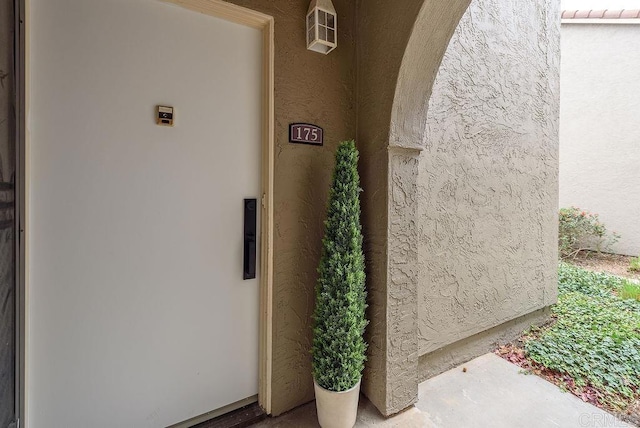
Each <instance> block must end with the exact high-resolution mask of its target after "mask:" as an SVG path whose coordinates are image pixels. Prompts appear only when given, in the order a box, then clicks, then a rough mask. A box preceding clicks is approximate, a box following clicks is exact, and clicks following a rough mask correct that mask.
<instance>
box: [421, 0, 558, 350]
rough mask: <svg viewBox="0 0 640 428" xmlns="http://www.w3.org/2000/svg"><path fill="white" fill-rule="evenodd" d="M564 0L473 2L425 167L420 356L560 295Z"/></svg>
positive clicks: (435, 100)
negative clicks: (561, 33)
mask: <svg viewBox="0 0 640 428" xmlns="http://www.w3.org/2000/svg"><path fill="white" fill-rule="evenodd" d="M559 26H560V25H559V2H557V1H555V0H546V1H540V2H505V1H501V0H474V1H473V2H472V3H471V6H470V7H469V9H468V10H467V12H466V14H465V15H464V17H463V18H462V20H461V22H460V25H459V26H458V28H457V30H456V32H455V34H454V35H453V38H452V39H451V42H450V44H449V47H448V49H447V51H446V53H445V56H444V59H443V61H442V65H441V67H440V70H439V72H438V75H437V77H436V81H435V84H434V87H433V93H432V96H431V99H430V101H429V110H428V117H427V126H426V134H425V147H426V149H425V150H424V151H423V152H422V154H421V156H420V162H419V167H418V171H419V172H418V208H417V209H418V214H417V216H418V224H417V227H418V233H419V238H418V242H419V245H418V259H419V262H418V266H419V268H418V270H419V275H418V278H419V279H418V299H419V308H418V313H419V325H418V330H419V334H418V336H419V347H420V353H421V355H423V354H427V353H429V352H432V351H435V350H438V349H440V348H442V347H444V346H446V345H449V344H451V343H454V342H457V341H459V340H462V339H464V338H467V337H469V336H472V335H474V334H476V333H478V332H481V331H483V330H487V329H490V328H492V327H494V326H497V325H499V324H502V323H504V322H506V321H509V320H512V319H514V318H516V317H519V316H522V315H525V314H527V313H530V312H532V311H535V310H537V309H540V308H543V307H545V306H548V305H550V304H552V303H554V302H555V300H556V294H557V293H556V273H555V272H556V265H557V248H556V247H557V243H556V242H557V217H556V212H557V206H558V204H557V198H558V191H557V180H558V119H557V118H558V108H559V89H558V84H559V48H560V47H559V31H560V28H559Z"/></svg>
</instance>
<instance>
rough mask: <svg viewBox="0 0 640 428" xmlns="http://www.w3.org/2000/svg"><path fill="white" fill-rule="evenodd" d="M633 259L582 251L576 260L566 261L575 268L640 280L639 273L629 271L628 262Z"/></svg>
mask: <svg viewBox="0 0 640 428" xmlns="http://www.w3.org/2000/svg"><path fill="white" fill-rule="evenodd" d="M632 258H633V257H629V256H621V255H618V254H607V253H594V252H587V251H582V252H580V253H578V255H577V256H576V258H574V259H569V260H567V261H568V262H569V263H572V264H574V265H576V266H580V267H583V268H585V269H589V270H592V271H596V272H607V273H611V274H613V275H618V276H622V277H625V278H631V279H635V280H640V272H631V271H629V261H630V260H631V259H632Z"/></svg>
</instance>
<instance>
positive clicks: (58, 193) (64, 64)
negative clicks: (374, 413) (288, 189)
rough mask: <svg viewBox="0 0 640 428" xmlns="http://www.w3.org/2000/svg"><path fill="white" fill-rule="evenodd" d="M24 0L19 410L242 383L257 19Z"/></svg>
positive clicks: (173, 396)
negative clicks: (24, 223) (25, 175)
mask: <svg viewBox="0 0 640 428" xmlns="http://www.w3.org/2000/svg"><path fill="white" fill-rule="evenodd" d="M30 3H31V10H30V16H29V18H30V19H29V28H30V37H31V48H30V58H29V60H30V65H31V73H30V99H29V102H30V112H29V119H28V128H29V131H30V138H31V146H30V154H29V160H28V162H29V169H28V171H29V180H30V184H29V213H30V215H29V244H28V257H29V288H28V293H29V301H28V323H29V325H28V328H29V331H28V360H27V376H28V384H27V406H28V424H29V425H28V426H29V428H75V427H77V428H89V427H91V428H100V427H105V428H107V427H108V428H113V427H132V428H139V427H164V426H167V425H171V424H175V423H178V422H181V421H184V420H187V419H190V418H192V417H195V416H198V415H201V414H204V413H206V412H210V411H212V410H215V409H218V408H221V407H223V406H227V405H229V404H231V403H234V402H237V401H239V400H243V399H246V398H248V397H254V396H255V395H256V394H257V392H258V314H259V308H258V295H259V290H258V283H259V281H258V277H259V272H258V273H257V274H258V277H257V278H256V279H250V280H243V252H244V249H243V209H244V203H243V201H244V199H245V198H257V199H258V201H260V188H261V187H260V176H261V174H260V159H261V126H260V123H261V103H260V97H261V76H262V73H261V70H262V67H261V64H262V51H261V49H262V47H261V46H262V45H261V40H262V38H261V37H262V36H261V33H260V32H259V31H258V30H255V29H251V28H248V27H245V26H241V25H238V24H234V23H230V22H227V21H224V20H221V19H217V18H213V17H210V16H206V15H203V14H199V13H196V12H192V11H189V10H186V9H183V8H180V7H177V6H174V5H169V4H166V3H163V2H160V1H158V0H136V1H131V0H31V2H30ZM157 105H169V106H172V107H174V109H175V126H174V127H164V126H159V125H157V124H156V120H155V109H156V106H157ZM258 224H259V220H258ZM259 236H260V235H259V233H258V237H259ZM258 244H259V242H258ZM257 247H258V248H259V245H257ZM259 256H260V255H259V254H258V258H257V260H259ZM257 264H258V266H259V263H257Z"/></svg>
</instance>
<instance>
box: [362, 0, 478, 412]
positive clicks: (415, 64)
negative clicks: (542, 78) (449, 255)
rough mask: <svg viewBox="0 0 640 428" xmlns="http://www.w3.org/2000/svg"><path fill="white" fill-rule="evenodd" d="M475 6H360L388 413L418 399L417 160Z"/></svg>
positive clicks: (373, 388)
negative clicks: (444, 72) (431, 103)
mask: <svg viewBox="0 0 640 428" xmlns="http://www.w3.org/2000/svg"><path fill="white" fill-rule="evenodd" d="M468 4H469V0H454V1H447V2H444V1H436V0H426V1H424V0H402V1H397V2H389V1H385V0H362V1H360V2H359V3H358V15H357V22H358V33H357V34H358V43H357V51H358V84H357V87H358V97H357V106H358V115H357V121H358V127H357V135H358V147H359V148H360V151H361V163H360V170H361V178H362V183H363V184H362V186H363V188H364V189H365V191H364V193H363V194H362V207H363V229H364V234H365V252H366V260H367V287H368V291H369V304H370V310H369V317H370V320H371V324H370V325H369V327H368V330H367V340H368V342H369V353H368V357H369V361H368V363H367V368H366V369H365V374H364V379H363V391H364V393H365V394H366V395H367V397H368V398H369V399H370V400H371V401H372V403H373V404H374V405H375V406H376V407H377V408H378V410H380V412H381V413H383V414H385V415H390V414H393V413H397V412H399V411H401V410H403V409H404V408H406V407H407V406H409V405H411V404H413V403H414V402H415V401H416V400H417V395H418V356H419V354H418V340H417V320H418V318H417V314H418V306H417V266H416V265H417V232H416V227H415V226H416V206H417V204H416V203H415V202H416V199H415V198H416V179H417V159H418V156H419V152H420V150H421V147H422V145H423V141H422V134H423V133H424V123H425V122H426V107H427V101H428V99H429V95H430V93H431V86H432V84H433V81H434V78H435V75H436V72H437V70H438V66H439V65H440V61H441V59H442V55H443V54H444V51H445V49H446V46H447V44H448V42H449V39H450V37H451V35H452V34H453V32H454V30H455V28H456V26H457V24H458V21H459V19H460V17H461V16H462V14H463V13H464V11H465V9H466V8H467V6H468ZM425 40H428V41H429V43H425Z"/></svg>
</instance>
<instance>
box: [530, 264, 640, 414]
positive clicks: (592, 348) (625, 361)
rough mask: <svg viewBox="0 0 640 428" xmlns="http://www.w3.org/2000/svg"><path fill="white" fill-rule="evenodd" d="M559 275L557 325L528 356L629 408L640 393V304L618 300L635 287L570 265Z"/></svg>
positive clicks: (541, 335) (538, 340) (539, 338)
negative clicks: (621, 293)
mask: <svg viewBox="0 0 640 428" xmlns="http://www.w3.org/2000/svg"><path fill="white" fill-rule="evenodd" d="M558 276H559V292H560V293H559V299H558V304H557V305H555V306H554V308H553V313H554V315H555V317H556V322H555V323H554V324H553V325H551V326H550V327H547V328H545V329H542V330H541V331H540V332H539V334H537V335H536V336H535V337H533V338H532V339H530V340H528V341H527V342H526V343H525V350H526V352H527V354H528V356H529V357H530V358H531V359H532V360H533V361H535V362H538V363H540V364H542V365H544V366H545V367H548V368H550V369H552V370H557V371H559V372H561V373H566V374H568V375H570V376H571V377H572V378H573V379H574V380H575V381H576V384H577V385H580V386H586V385H588V386H593V387H595V388H597V389H598V390H599V391H601V392H602V393H603V397H602V400H603V402H604V403H606V404H609V405H611V406H613V407H618V408H621V407H624V401H625V399H627V400H628V399H629V398H632V397H638V395H639V394H640V392H639V388H640V302H638V301H637V300H626V299H623V298H621V297H618V295H617V294H619V293H620V291H621V290H622V289H623V288H624V287H625V285H626V284H629V282H628V281H626V280H624V279H622V278H618V277H615V276H612V275H607V274H602V273H594V272H590V271H586V270H584V269H580V268H577V267H573V266H571V265H568V264H565V263H561V264H560V267H559V270H558Z"/></svg>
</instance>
